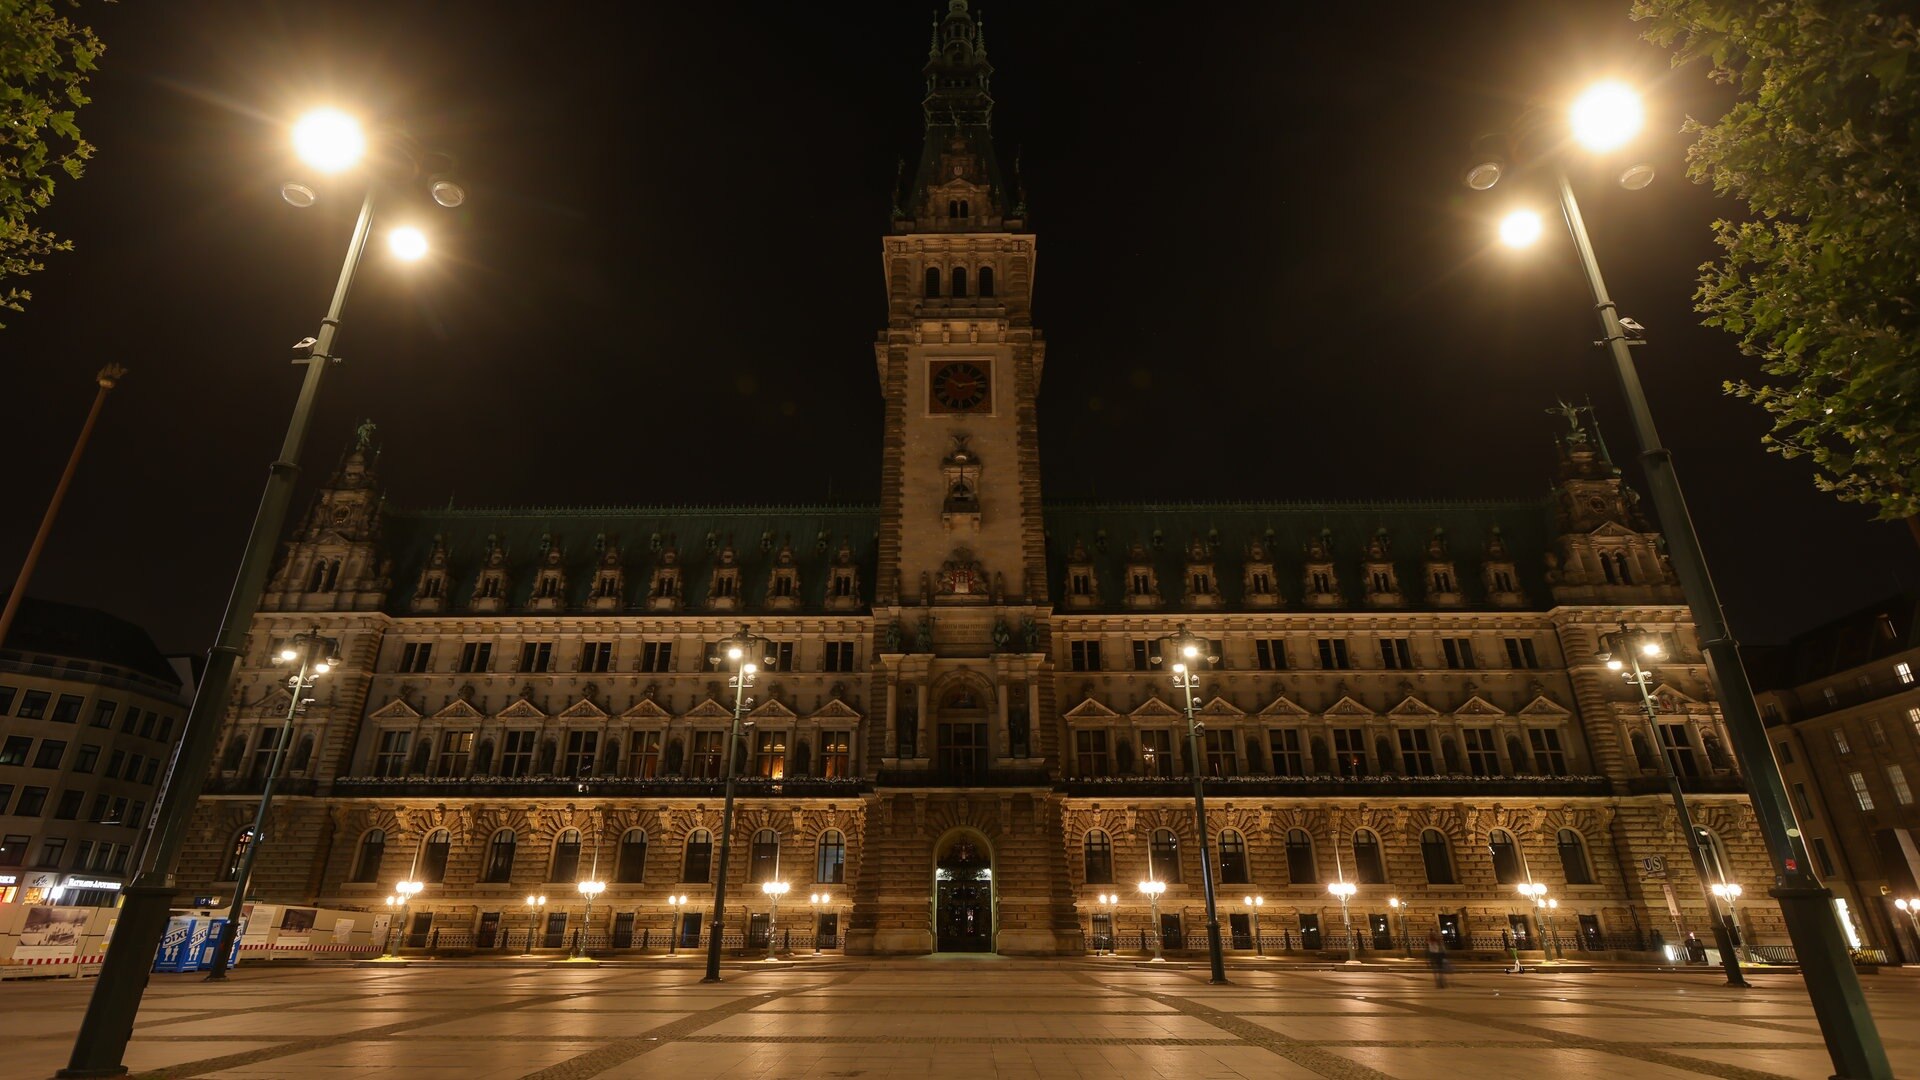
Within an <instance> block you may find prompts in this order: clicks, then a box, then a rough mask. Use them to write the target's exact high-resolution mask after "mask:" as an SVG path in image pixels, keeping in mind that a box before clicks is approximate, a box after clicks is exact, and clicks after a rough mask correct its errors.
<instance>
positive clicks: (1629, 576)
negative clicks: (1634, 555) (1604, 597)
mask: <svg viewBox="0 0 1920 1080" xmlns="http://www.w3.org/2000/svg"><path fill="white" fill-rule="evenodd" d="M1613 566H1614V569H1615V570H1616V571H1618V573H1619V575H1620V584H1622V585H1631V584H1633V573H1632V571H1630V570H1628V569H1627V553H1626V552H1624V551H1616V552H1614V553H1613Z"/></svg>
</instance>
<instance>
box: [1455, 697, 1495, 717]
mask: <svg viewBox="0 0 1920 1080" xmlns="http://www.w3.org/2000/svg"><path fill="white" fill-rule="evenodd" d="M1453 715H1455V716H1505V715H1506V713H1505V712H1502V711H1501V709H1500V707H1499V706H1498V705H1495V704H1493V703H1492V702H1490V701H1488V700H1487V699H1486V698H1483V697H1481V696H1480V695H1479V694H1475V695H1473V696H1472V697H1470V698H1468V699H1467V700H1465V701H1463V702H1461V703H1460V707H1459V708H1457V709H1455V710H1453Z"/></svg>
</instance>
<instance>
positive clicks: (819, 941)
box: [813, 915, 840, 949]
mask: <svg viewBox="0 0 1920 1080" xmlns="http://www.w3.org/2000/svg"><path fill="white" fill-rule="evenodd" d="M813 944H814V947H815V948H820V949H837V948H839V947H840V916H838V915H822V916H820V917H819V918H818V919H816V920H814V923H813Z"/></svg>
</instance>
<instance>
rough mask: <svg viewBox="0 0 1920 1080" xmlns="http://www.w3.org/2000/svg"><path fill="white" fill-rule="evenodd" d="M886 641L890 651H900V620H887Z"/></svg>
mask: <svg viewBox="0 0 1920 1080" xmlns="http://www.w3.org/2000/svg"><path fill="white" fill-rule="evenodd" d="M886 643H887V651H888V652H890V653H897V652H899V651H900V620H898V619H889V620H888V621H887V634H886Z"/></svg>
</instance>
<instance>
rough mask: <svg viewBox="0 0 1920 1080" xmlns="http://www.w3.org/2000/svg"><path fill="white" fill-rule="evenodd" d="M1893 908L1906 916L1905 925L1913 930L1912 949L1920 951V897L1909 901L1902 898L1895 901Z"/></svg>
mask: <svg viewBox="0 0 1920 1080" xmlns="http://www.w3.org/2000/svg"><path fill="white" fill-rule="evenodd" d="M1893 906H1894V907H1897V908H1899V909H1900V910H1901V912H1903V913H1904V914H1905V915H1906V916H1907V925H1908V926H1909V927H1911V928H1912V929H1913V944H1914V948H1915V949H1916V950H1917V951H1920V897H1915V898H1913V899H1911V900H1909V899H1906V898H1904V897H1903V898H1901V899H1899V900H1895V901H1894V902H1893Z"/></svg>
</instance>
